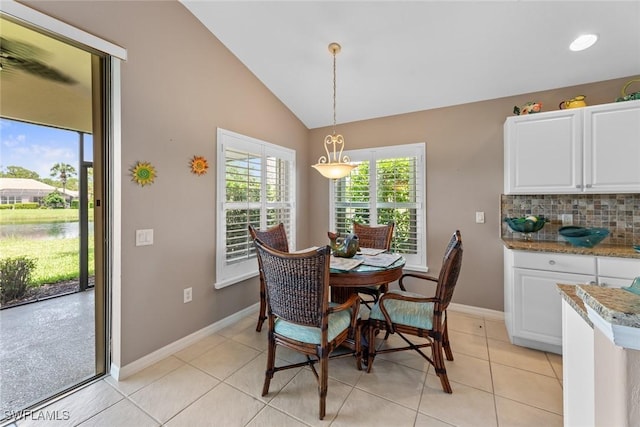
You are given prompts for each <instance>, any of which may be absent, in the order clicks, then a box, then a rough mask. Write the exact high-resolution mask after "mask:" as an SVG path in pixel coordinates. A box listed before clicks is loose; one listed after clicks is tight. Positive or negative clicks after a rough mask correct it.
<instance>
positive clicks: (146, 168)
mask: <svg viewBox="0 0 640 427" xmlns="http://www.w3.org/2000/svg"><path fill="white" fill-rule="evenodd" d="M156 176H157V172H156V168H155V167H153V165H152V164H151V163H149V162H137V163H136V165H135V166H134V167H133V168H131V180H132V181H134V182H135V183H136V184H138V185H140V186H141V187H144V186H145V185H151V184H153V181H154V180H155V179H156Z"/></svg>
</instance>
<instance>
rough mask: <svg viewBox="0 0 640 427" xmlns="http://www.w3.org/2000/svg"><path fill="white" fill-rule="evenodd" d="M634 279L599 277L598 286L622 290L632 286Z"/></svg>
mask: <svg viewBox="0 0 640 427" xmlns="http://www.w3.org/2000/svg"><path fill="white" fill-rule="evenodd" d="M632 281H633V279H621V278H619V277H606V276H598V285H600V286H605V287H607V288H621V287H623V286H631V282H632Z"/></svg>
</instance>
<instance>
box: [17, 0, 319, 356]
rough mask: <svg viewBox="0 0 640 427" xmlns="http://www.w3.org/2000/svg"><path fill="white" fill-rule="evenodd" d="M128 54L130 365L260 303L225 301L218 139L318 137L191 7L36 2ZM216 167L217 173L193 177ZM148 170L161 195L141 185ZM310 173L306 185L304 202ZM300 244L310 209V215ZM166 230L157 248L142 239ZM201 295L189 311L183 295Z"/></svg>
mask: <svg viewBox="0 0 640 427" xmlns="http://www.w3.org/2000/svg"><path fill="white" fill-rule="evenodd" d="M26 3H27V4H28V5H29V6H31V7H33V8H35V9H38V10H40V11H41V12H44V13H46V14H48V15H50V16H53V17H55V18H58V19H60V20H61V21H64V22H67V23H69V24H71V25H74V26H76V27H78V28H81V29H83V30H85V31H87V32H90V33H92V34H95V35H96V36H99V37H101V38H104V39H106V40H109V41H111V42H113V43H115V44H117V45H120V46H122V47H124V48H125V49H127V52H128V59H127V61H126V62H125V63H123V64H122V319H121V320H122V355H121V363H122V365H127V364H128V363H131V362H132V361H134V360H136V359H139V358H140V357H142V356H144V355H146V354H148V353H151V352H153V351H154V350H157V349H159V348H162V347H163V346H165V345H167V344H169V343H171V342H173V341H176V340H178V339H180V338H182V337H184V336H187V335H189V334H191V333H193V332H195V331H197V330H199V329H201V328H203V327H205V326H207V325H209V324H211V323H213V322H215V321H217V320H220V319H222V318H224V317H226V316H229V315H231V314H233V313H235V312H237V311H239V310H241V309H243V308H246V307H248V306H249V305H251V304H254V303H255V302H257V301H258V281H257V279H252V280H248V281H246V282H244V283H241V284H236V285H233V286H229V287H227V288H224V289H221V290H215V289H214V288H213V283H214V280H215V256H216V250H217V248H216V247H215V241H216V239H215V237H216V234H215V233H216V230H215V228H216V227H215V224H216V209H215V207H216V203H215V196H216V176H215V175H216V172H215V169H216V168H215V162H216V128H217V127H222V128H225V129H228V130H231V131H234V132H239V133H242V134H245V135H249V136H252V137H255V138H259V139H262V140H265V141H269V142H272V143H275V144H279V145H283V146H286V147H290V148H295V149H296V150H297V158H298V162H299V163H300V164H301V165H304V164H305V162H306V159H307V157H308V155H307V144H306V141H307V138H308V129H307V128H306V127H304V126H303V125H302V123H301V122H300V121H299V120H298V119H297V118H296V117H295V116H294V115H293V114H292V113H291V112H290V111H289V110H288V109H287V108H286V107H285V106H284V105H283V104H282V103H281V102H280V101H279V100H278V99H277V98H275V97H274V96H273V94H272V93H271V92H270V91H269V90H268V89H267V88H266V87H264V85H263V84H262V83H261V82H260V81H258V79H256V78H255V76H254V75H253V74H251V72H250V71H249V70H248V69H247V68H246V67H244V66H243V65H242V64H241V63H240V62H239V61H238V60H237V59H236V58H235V57H234V56H233V55H232V54H231V53H230V52H229V51H228V50H227V49H226V48H225V47H224V46H223V45H222V44H221V43H220V42H219V41H218V40H217V39H216V38H215V37H214V36H213V35H212V34H211V33H210V32H209V31H208V30H206V28H205V27H204V26H203V25H202V24H201V23H200V22H199V21H198V20H197V19H196V18H195V17H194V16H193V15H191V13H190V12H188V11H187V9H185V8H184V7H183V6H182V5H181V4H180V3H178V2H174V1H170V2H128V1H127V2H113V1H109V2H102V1H91V2H76V1H73V2H56V1H52V2H49V1H47V2H26ZM194 155H201V156H205V157H206V158H207V159H208V160H209V163H210V166H211V167H210V169H209V173H207V174H206V175H204V176H200V177H199V176H196V175H193V174H191V173H190V170H189V160H190V159H191V158H192V157H193V156H194ZM137 161H149V162H151V163H152V164H153V165H154V166H156V168H157V171H158V177H157V179H156V182H155V184H153V185H151V186H145V187H139V186H138V185H136V184H134V183H133V182H131V176H130V174H129V170H130V168H131V167H132V166H133V165H134V164H135V163H136V162H137ZM307 174H308V171H307V169H306V168H304V167H302V168H300V171H299V173H298V193H299V194H298V197H297V199H298V200H304V197H305V196H304V194H306V192H305V191H304V190H305V189H306V187H307ZM298 215H299V217H298V225H299V228H300V231H299V232H298V238H299V239H300V238H302V239H308V237H307V236H306V233H305V230H306V229H307V228H308V220H307V218H308V208H307V204H306V203H299V205H298ZM142 228H152V229H154V244H153V246H142V247H136V246H135V230H136V229H142ZM189 286H191V287H193V302H191V303H189V304H183V302H182V289H183V288H185V287H189Z"/></svg>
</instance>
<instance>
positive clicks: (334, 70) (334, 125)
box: [333, 50, 336, 135]
mask: <svg viewBox="0 0 640 427" xmlns="http://www.w3.org/2000/svg"><path fill="white" fill-rule="evenodd" d="M333 134H334V135H335V134H336V51H335V50H334V51H333Z"/></svg>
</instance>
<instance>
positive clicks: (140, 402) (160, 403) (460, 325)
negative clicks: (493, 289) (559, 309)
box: [17, 312, 562, 427]
mask: <svg viewBox="0 0 640 427" xmlns="http://www.w3.org/2000/svg"><path fill="white" fill-rule="evenodd" d="M449 322H450V323H449V329H450V331H449V332H450V338H451V343H452V348H453V352H454V357H455V360H454V361H453V362H447V370H448V373H449V379H450V381H451V385H452V387H453V394H451V395H449V394H446V393H444V392H443V391H442V389H441V388H440V381H439V379H438V377H437V376H435V375H434V374H433V368H431V367H430V365H429V364H427V363H423V359H421V358H420V357H419V356H418V355H416V354H415V353H413V352H401V353H391V354H386V355H379V356H378V357H377V358H376V361H375V364H374V368H373V371H372V373H370V374H367V373H365V372H363V371H358V370H356V368H355V363H354V361H353V359H351V358H342V359H335V360H332V361H331V362H330V366H329V376H330V379H329V392H328V397H327V415H326V417H325V419H324V420H322V421H320V420H318V396H317V389H316V383H315V377H314V376H313V374H312V373H311V371H310V370H309V369H307V368H300V369H295V370H288V371H283V372H279V373H276V375H275V377H274V379H273V380H272V382H271V390H270V393H269V394H268V395H267V396H265V397H261V396H260V394H261V391H262V382H263V379H264V369H265V365H266V355H265V349H266V334H265V332H264V330H263V332H262V333H261V334H259V333H256V332H255V318H254V316H251V317H245V318H243V319H241V320H240V321H238V322H237V323H235V324H234V325H232V326H230V327H227V328H226V329H224V330H221V331H219V332H218V333H216V334H213V335H210V336H208V337H207V338H204V339H202V340H201V341H199V342H198V343H196V344H194V345H192V346H191V347H188V348H186V349H184V350H182V351H179V352H177V353H175V354H174V355H172V356H170V357H168V358H166V359H164V360H162V361H160V362H158V363H156V364H155V365H153V366H150V367H148V368H146V369H144V370H143V371H141V372H139V373H137V374H136V375H134V376H132V377H130V378H127V379H125V380H123V381H120V382H117V381H115V380H113V379H112V378H111V377H107V378H105V379H102V380H99V381H97V382H95V383H93V384H91V385H89V386H86V387H84V388H82V389H80V390H78V391H76V392H75V393H73V394H71V395H69V396H67V397H65V398H63V399H61V400H58V401H57V402H54V403H52V404H51V405H49V406H47V407H45V408H43V409H42V410H41V412H37V411H36V412H34V413H32V414H31V416H30V417H27V419H25V420H22V421H21V422H18V423H17V425H18V426H20V427H22V426H29V425H35V426H39V425H45V423H42V422H41V420H42V418H43V417H49V419H50V420H49V421H48V422H47V423H46V425H80V426H82V427H88V426H109V427H113V426H136V427H144V426H158V425H163V426H190V427H191V426H251V427H258V426H278V427H285V426H317V425H331V426H359V425H362V426H367V427H374V426H389V425H393V426H420V427H426V426H429V427H431V426H434V427H435V426H438V427H440V426H483V427H488V426H500V427H506V426H536V427H538V426H561V425H562V381H561V379H562V358H561V357H560V356H557V355H555V354H550V353H544V352H539V351H535V350H529V349H525V348H521V347H517V346H513V345H511V344H510V343H509V341H508V338H507V334H506V329H505V326H504V323H503V322H500V321H495V320H491V319H484V318H481V317H474V316H470V315H466V314H461V313H456V312H450V313H449ZM265 329H266V328H265ZM390 339H391V340H395V339H398V338H397V337H394V336H391V337H390ZM276 355H277V356H278V357H279V358H280V359H282V360H286V361H297V360H299V355H298V354H297V353H294V352H290V351H287V350H286V349H282V348H281V347H278V350H277V352H276ZM52 418H53V419H54V420H51V419H52Z"/></svg>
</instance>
